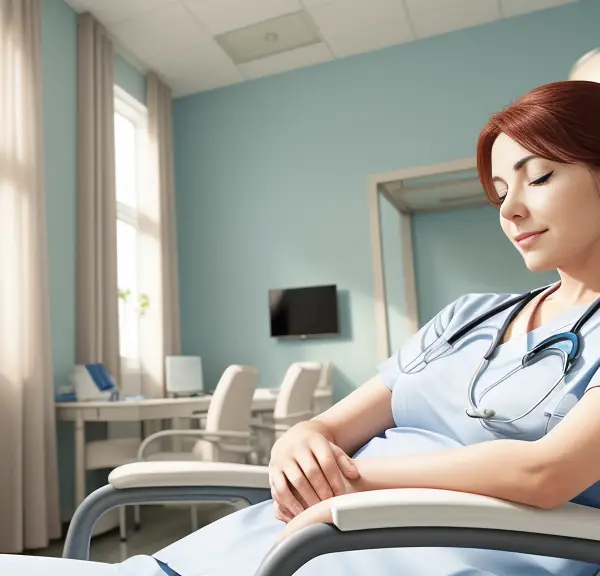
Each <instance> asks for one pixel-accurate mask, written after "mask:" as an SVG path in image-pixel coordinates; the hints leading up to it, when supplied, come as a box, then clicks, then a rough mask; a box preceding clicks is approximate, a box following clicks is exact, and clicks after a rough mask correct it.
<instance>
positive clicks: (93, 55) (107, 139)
mask: <svg viewBox="0 0 600 576" xmlns="http://www.w3.org/2000/svg"><path fill="white" fill-rule="evenodd" d="M78 44H79V46H78V86H77V139H78V141H77V154H78V156H77V289H76V290H77V292H76V294H77V306H76V314H77V316H76V318H77V320H76V322H77V324H76V327H77V331H76V338H77V347H76V362H77V363H78V364H84V363H86V362H102V363H104V365H105V366H106V367H107V369H108V371H109V372H110V374H111V375H112V376H113V377H114V378H115V380H116V381H117V382H119V380H120V374H121V372H120V355H119V309H118V294H117V231H116V230H117V214H116V210H117V209H116V195H115V194H116V193H115V187H116V184H115V142H114V80H113V78H114V52H113V46H112V42H111V41H110V39H109V38H108V36H107V33H106V30H105V29H104V27H103V26H101V25H100V24H99V23H98V22H97V21H96V20H95V19H94V18H93V17H92V16H91V15H90V14H88V13H86V14H80V15H79V17H78Z"/></svg>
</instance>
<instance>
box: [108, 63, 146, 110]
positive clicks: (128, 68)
mask: <svg viewBox="0 0 600 576" xmlns="http://www.w3.org/2000/svg"><path fill="white" fill-rule="evenodd" d="M115 84H117V86H120V87H121V88H123V90H126V91H127V92H129V94H131V95H132V96H133V97H134V98H135V99H136V100H138V101H139V102H142V103H143V104H145V103H146V77H145V76H144V75H143V74H140V71H139V70H138V69H137V68H136V67H135V66H133V64H131V63H130V62H129V61H128V60H125V58H123V57H122V56H121V55H120V54H116V56H115Z"/></svg>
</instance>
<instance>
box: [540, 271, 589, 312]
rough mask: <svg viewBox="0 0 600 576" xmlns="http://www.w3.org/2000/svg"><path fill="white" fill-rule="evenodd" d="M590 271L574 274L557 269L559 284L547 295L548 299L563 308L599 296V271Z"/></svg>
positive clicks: (586, 302)
mask: <svg viewBox="0 0 600 576" xmlns="http://www.w3.org/2000/svg"><path fill="white" fill-rule="evenodd" d="M589 270H590V269H589V268H588V271H589ZM591 272H592V273H588V274H574V273H572V272H566V271H564V270H559V271H558V273H559V275H560V282H559V286H558V288H557V289H556V290H555V291H554V293H553V294H552V295H551V296H549V299H550V300H554V302H555V303H557V304H560V305H561V306H564V307H565V308H568V307H571V306H579V305H581V304H588V303H590V302H593V301H594V300H596V298H598V297H599V296H600V273H599V272H600V271H598V270H592V271H591Z"/></svg>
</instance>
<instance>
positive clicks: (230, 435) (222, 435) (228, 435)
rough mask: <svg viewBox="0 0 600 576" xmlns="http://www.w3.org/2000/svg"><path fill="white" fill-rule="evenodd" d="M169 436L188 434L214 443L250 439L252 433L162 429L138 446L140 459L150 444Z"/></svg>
mask: <svg viewBox="0 0 600 576" xmlns="http://www.w3.org/2000/svg"><path fill="white" fill-rule="evenodd" d="M169 436H170V437H176V436H180V437H181V436H187V437H193V438H199V439H201V440H206V441H207V442H213V443H219V442H222V441H223V440H224V439H229V440H234V439H240V440H248V441H250V440H251V438H252V435H251V434H250V432H241V431H239V430H213V431H208V430H194V429H191V430H161V431H160V432H155V433H154V434H151V435H150V436H148V437H147V438H144V440H143V441H142V443H141V444H140V447H139V448H138V453H137V456H138V460H143V459H144V454H145V453H146V450H147V449H148V446H150V444H152V443H153V442H156V441H157V440H160V439H161V438H167V437H169ZM230 451H233V450H230ZM243 452H244V453H246V452H247V451H246V450H244V451H243Z"/></svg>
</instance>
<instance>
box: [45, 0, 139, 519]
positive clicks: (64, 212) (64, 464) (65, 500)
mask: <svg viewBox="0 0 600 576" xmlns="http://www.w3.org/2000/svg"><path fill="white" fill-rule="evenodd" d="M42 7H43V14H42V67H43V109H44V152H45V167H44V183H45V189H46V220H47V227H48V263H49V277H50V278H49V280H50V321H51V335H52V361H53V375H54V384H55V386H56V385H58V384H60V383H61V382H66V381H67V380H68V378H69V375H70V373H71V371H72V369H73V364H74V362H75V229H76V225H75V216H76V203H75V195H76V185H77V181H76V178H77V176H76V165H77V164H76V161H77V15H76V14H75V12H74V11H73V10H72V9H71V8H70V7H69V6H68V5H67V4H65V3H64V2H63V0H44V1H43V2H42ZM115 76H116V82H117V83H118V84H119V85H120V86H122V88H124V89H125V90H127V91H128V92H130V93H131V94H132V96H134V97H135V98H138V99H139V100H142V101H145V94H144V93H145V82H144V77H143V76H142V75H141V74H140V73H139V72H138V71H137V70H136V69H135V68H133V67H132V66H131V65H130V64H128V63H127V62H125V61H123V60H122V59H121V58H120V57H117V58H116V61H115ZM58 446H59V467H60V477H61V485H60V487H61V505H62V508H63V509H68V508H69V507H70V505H71V498H72V494H73V481H72V479H73V448H72V447H73V433H72V426H70V425H65V424H59V425H58Z"/></svg>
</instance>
